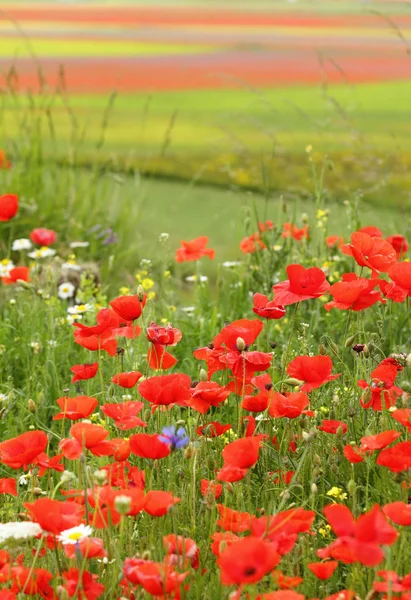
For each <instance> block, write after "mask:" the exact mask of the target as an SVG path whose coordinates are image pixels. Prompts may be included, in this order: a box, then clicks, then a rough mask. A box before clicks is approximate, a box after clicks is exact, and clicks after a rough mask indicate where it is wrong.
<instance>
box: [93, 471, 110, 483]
mask: <svg viewBox="0 0 411 600" xmlns="http://www.w3.org/2000/svg"><path fill="white" fill-rule="evenodd" d="M93 477H94V481H95V482H96V484H97V485H99V486H103V485H105V484H106V483H107V471H104V469H100V470H98V471H94V473H93Z"/></svg>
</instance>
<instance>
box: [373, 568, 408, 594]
mask: <svg viewBox="0 0 411 600" xmlns="http://www.w3.org/2000/svg"><path fill="white" fill-rule="evenodd" d="M377 576H378V577H381V579H383V581H375V582H374V583H373V584H372V585H373V588H374V590H375V591H376V592H379V593H380V594H381V593H384V592H385V593H387V592H388V594H389V595H392V594H393V593H394V594H397V593H399V592H407V591H409V590H411V573H408V575H404V577H400V576H399V575H397V573H396V572H395V571H385V570H383V571H377ZM384 597H386V596H384ZM396 597H397V596H396ZM409 598H410V594H407V593H405V594H402V595H401V599H402V600H409Z"/></svg>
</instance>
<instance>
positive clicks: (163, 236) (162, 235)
mask: <svg viewBox="0 0 411 600" xmlns="http://www.w3.org/2000/svg"><path fill="white" fill-rule="evenodd" d="M169 237H170V234H169V233H160V235H159V236H158V241H159V242H160V243H161V244H164V243H165V242H167V241H168V238H169Z"/></svg>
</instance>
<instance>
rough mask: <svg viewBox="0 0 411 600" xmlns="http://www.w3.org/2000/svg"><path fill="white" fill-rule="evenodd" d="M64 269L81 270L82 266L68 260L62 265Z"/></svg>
mask: <svg viewBox="0 0 411 600" xmlns="http://www.w3.org/2000/svg"><path fill="white" fill-rule="evenodd" d="M61 268H62V269H66V270H67V271H70V270H71V271H81V267H80V266H79V265H78V264H77V263H76V262H74V261H70V260H69V261H67V262H65V263H63V264H62V265H61Z"/></svg>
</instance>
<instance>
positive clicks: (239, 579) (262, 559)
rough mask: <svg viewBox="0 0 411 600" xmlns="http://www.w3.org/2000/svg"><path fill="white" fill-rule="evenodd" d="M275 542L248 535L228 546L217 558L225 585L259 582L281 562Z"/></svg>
mask: <svg viewBox="0 0 411 600" xmlns="http://www.w3.org/2000/svg"><path fill="white" fill-rule="evenodd" d="M280 559H281V557H280V555H279V554H278V553H277V552H276V550H275V548H274V546H273V544H270V543H269V542H266V541H265V540H263V539H261V538H258V537H253V536H248V537H246V538H242V539H241V540H239V541H238V542H236V543H235V544H232V545H230V546H227V548H226V549H225V550H224V552H222V553H221V554H220V556H219V557H218V559H217V564H218V566H219V568H220V570H221V582H222V584H223V585H244V584H249V583H257V582H258V581H260V579H262V578H263V577H265V575H267V574H268V573H270V572H271V571H272V570H273V569H274V567H276V566H277V565H278V563H279V562H280Z"/></svg>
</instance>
